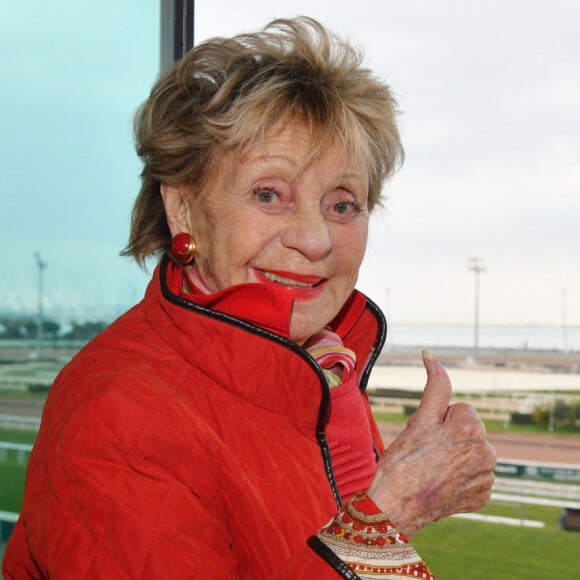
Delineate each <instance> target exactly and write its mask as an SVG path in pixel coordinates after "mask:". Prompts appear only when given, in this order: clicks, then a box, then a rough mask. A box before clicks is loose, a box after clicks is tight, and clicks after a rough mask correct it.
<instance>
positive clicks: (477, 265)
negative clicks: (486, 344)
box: [469, 257, 485, 363]
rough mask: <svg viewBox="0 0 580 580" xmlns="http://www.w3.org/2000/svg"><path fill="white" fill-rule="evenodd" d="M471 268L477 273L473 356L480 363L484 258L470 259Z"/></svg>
mask: <svg viewBox="0 0 580 580" xmlns="http://www.w3.org/2000/svg"><path fill="white" fill-rule="evenodd" d="M469 263H470V265H469V270H471V271H472V272H473V273H474V275H475V321H474V329H473V332H474V343H473V350H474V353H473V356H474V359H475V362H476V363H479V275H480V274H481V273H482V272H485V267H484V265H483V260H481V258H477V257H473V258H470V259H469Z"/></svg>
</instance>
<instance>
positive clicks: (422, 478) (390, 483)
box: [367, 352, 496, 538]
mask: <svg viewBox="0 0 580 580" xmlns="http://www.w3.org/2000/svg"><path fill="white" fill-rule="evenodd" d="M423 363H424V365H425V369H426V370H427V384H426V386H425V391H424V393H423V398H422V399H421V404H420V405H419V407H418V408H417V411H416V412H415V414H414V415H413V416H412V417H411V418H410V419H409V421H408V423H407V426H406V427H405V429H404V430H403V431H402V432H401V434H400V435H399V436H398V437H397V439H395V441H393V442H392V443H391V445H389V447H388V448H387V450H386V451H385V452H384V454H383V455H382V457H381V458H380V460H379V463H378V468H377V472H376V474H375V477H374V479H373V481H372V482H371V485H370V487H369V489H368V491H367V495H368V496H369V497H370V498H371V499H372V500H373V501H374V502H375V503H376V504H377V506H378V507H379V508H380V509H381V511H383V512H384V513H385V514H387V515H388V517H389V519H390V520H391V521H392V522H393V523H394V524H395V525H396V526H397V527H398V528H399V530H400V531H401V532H402V533H404V534H405V535H406V536H407V537H408V538H411V537H413V536H414V535H415V534H416V533H417V532H418V531H419V530H420V529H421V528H423V527H424V526H426V525H427V524H429V523H431V522H434V521H436V520H440V519H442V518H444V517H446V516H450V515H452V514H456V513H465V512H473V511H476V510H478V509H480V508H482V507H483V506H484V505H485V504H486V503H487V502H488V501H489V499H490V497H491V488H492V485H493V481H494V475H493V468H494V467H495V463H496V454H495V450H494V449H493V447H492V446H491V445H490V443H489V442H488V441H487V439H486V433H485V427H484V425H483V422H482V421H481V419H480V418H479V417H478V415H477V413H476V411H475V409H474V408H473V407H472V406H471V405H468V404H466V403H456V404H454V405H450V404H449V403H450V399H451V383H450V381H449V377H448V375H447V372H446V371H445V369H444V368H443V366H442V365H441V364H440V363H439V362H438V361H436V360H434V359H433V358H432V357H431V356H430V355H429V354H428V353H427V352H424V353H423Z"/></svg>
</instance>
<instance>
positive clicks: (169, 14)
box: [160, 0, 195, 71]
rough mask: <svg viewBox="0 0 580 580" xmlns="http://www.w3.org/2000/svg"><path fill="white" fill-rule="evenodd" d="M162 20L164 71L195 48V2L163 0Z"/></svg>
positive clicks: (161, 63) (188, 0)
mask: <svg viewBox="0 0 580 580" xmlns="http://www.w3.org/2000/svg"><path fill="white" fill-rule="evenodd" d="M160 20H161V43H160V45H161V50H160V53H161V54H160V66H161V70H162V71H163V70H165V69H166V68H167V67H169V66H171V65H172V64H173V63H174V62H175V61H177V60H179V59H180V58H181V57H182V56H183V55H184V54H185V53H186V52H187V51H188V50H189V49H191V48H193V44H194V21H195V0H161V19H160Z"/></svg>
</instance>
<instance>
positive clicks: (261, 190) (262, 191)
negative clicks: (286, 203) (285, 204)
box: [253, 187, 280, 205]
mask: <svg viewBox="0 0 580 580" xmlns="http://www.w3.org/2000/svg"><path fill="white" fill-rule="evenodd" d="M253 195H254V199H255V200H256V201H257V202H258V203H260V204H265V205H271V204H273V203H276V201H278V200H279V198H280V195H279V194H278V192H277V191H276V190H275V189H273V188H269V187H257V188H256V189H254V191H253Z"/></svg>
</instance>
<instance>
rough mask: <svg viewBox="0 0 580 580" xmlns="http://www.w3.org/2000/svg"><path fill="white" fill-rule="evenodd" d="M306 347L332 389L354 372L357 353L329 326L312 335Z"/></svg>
mask: <svg viewBox="0 0 580 580" xmlns="http://www.w3.org/2000/svg"><path fill="white" fill-rule="evenodd" d="M304 348H305V349H306V350H307V351H308V353H309V354H310V356H312V358H313V359H314V360H315V361H316V362H317V363H318V364H319V365H320V368H321V369H322V372H323V373H324V374H325V376H326V380H327V381H328V386H329V387H330V388H331V389H332V388H333V387H338V386H339V385H341V384H342V383H343V382H345V381H346V380H347V379H348V378H349V377H350V376H351V375H352V373H353V372H354V367H355V365H356V355H355V353H354V352H353V351H352V350H350V348H346V347H345V346H344V345H343V343H342V340H341V338H340V336H338V334H336V333H334V332H332V330H330V328H328V327H327V326H326V327H324V328H323V329H322V330H321V331H320V332H317V333H316V334H315V335H313V336H311V337H310V338H309V339H308V340H307V341H306V343H305V344H304Z"/></svg>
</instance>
